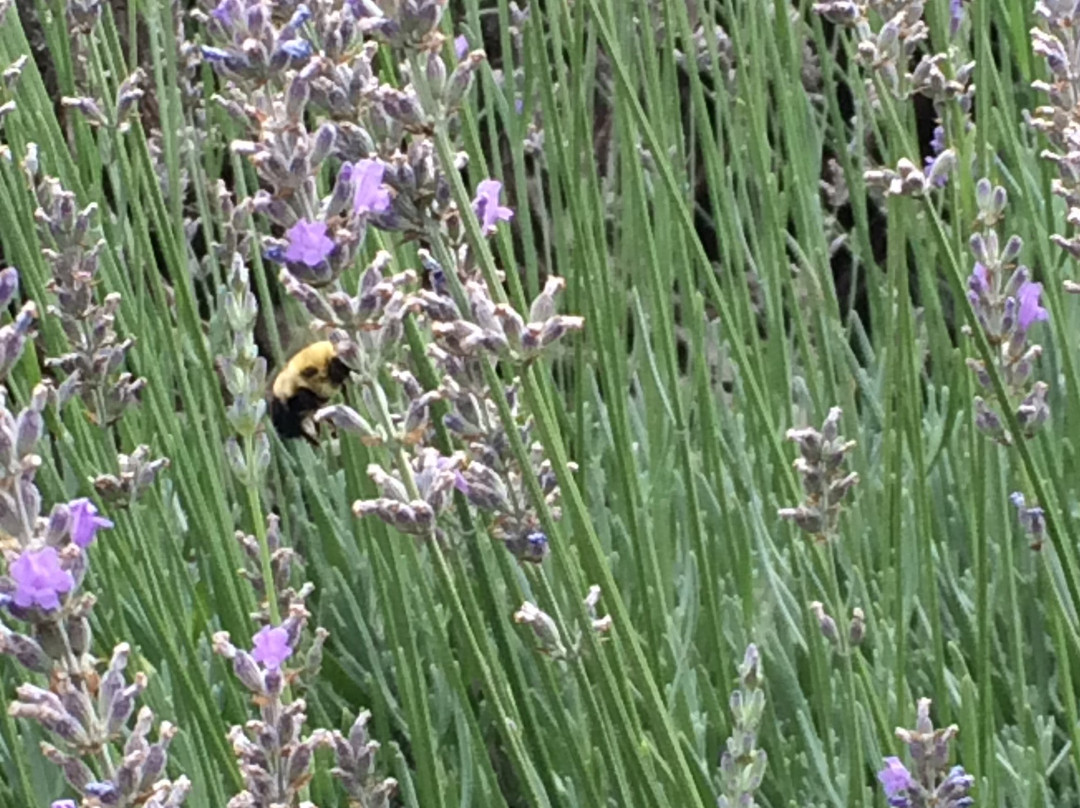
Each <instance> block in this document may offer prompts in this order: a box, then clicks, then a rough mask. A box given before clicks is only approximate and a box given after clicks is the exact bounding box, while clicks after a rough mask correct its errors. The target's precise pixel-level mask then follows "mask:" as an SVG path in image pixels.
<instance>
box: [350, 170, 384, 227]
mask: <svg viewBox="0 0 1080 808" xmlns="http://www.w3.org/2000/svg"><path fill="white" fill-rule="evenodd" d="M385 171H386V166H385V165H383V164H382V163H380V162H379V161H378V160H361V161H360V162H358V163H357V164H356V165H355V166H353V172H352V179H353V182H354V183H355V184H356V196H355V197H354V203H353V209H354V210H355V211H356V212H357V213H361V214H363V213H384V212H385V211H386V210H387V209H388V208H389V207H390V192H389V191H388V190H387V189H386V187H385V186H384V185H383V184H382V179H383V173H384V172H385Z"/></svg>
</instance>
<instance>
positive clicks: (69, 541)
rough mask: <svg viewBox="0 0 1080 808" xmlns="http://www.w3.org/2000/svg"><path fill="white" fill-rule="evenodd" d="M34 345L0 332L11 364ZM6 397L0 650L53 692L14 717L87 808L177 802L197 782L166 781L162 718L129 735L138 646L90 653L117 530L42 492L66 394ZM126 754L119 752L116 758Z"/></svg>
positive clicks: (141, 721) (22, 706) (148, 716)
mask: <svg viewBox="0 0 1080 808" xmlns="http://www.w3.org/2000/svg"><path fill="white" fill-rule="evenodd" d="M65 266H66V265H65ZM0 276H2V277H3V278H5V279H6V280H7V288H8V290H9V291H10V292H11V293H12V294H13V293H14V288H15V287H16V286H17V276H13V275H12V270H7V271H5V272H4V273H0ZM9 299H10V297H9ZM27 306H28V307H29V306H32V304H27ZM88 306H89V304H86V303H84V307H88ZM26 310H27V309H26V308H24V312H25V311H26ZM31 311H32V309H31ZM28 336H29V327H28V326H27V325H26V324H25V323H24V324H23V325H22V326H20V325H19V323H18V321H16V323H15V324H13V325H9V326H5V327H4V328H3V329H0V347H2V349H3V350H2V353H3V355H4V356H6V357H8V358H10V359H11V360H12V361H14V359H15V358H17V356H18V354H19V352H20V351H21V346H22V345H23V344H25V341H26V338H27V337H28ZM0 390H3V393H2V400H0V435H2V436H3V439H2V440H0V445H2V446H3V447H4V449H3V452H2V455H3V456H2V457H0V530H2V531H3V535H4V540H3V542H2V544H0V553H2V555H3V558H4V562H5V566H6V568H7V572H6V574H5V575H3V576H0V608H2V609H3V612H4V614H5V617H4V618H3V619H0V653H3V654H5V655H7V656H10V657H12V658H13V659H14V660H15V661H16V662H18V663H19V664H20V665H21V666H22V667H23V668H25V669H26V670H27V672H29V673H30V674H34V675H36V676H40V677H41V678H42V680H47V682H48V686H47V687H42V686H41V685H38V684H34V683H33V681H27V682H24V683H23V684H21V685H19V686H18V687H17V688H16V695H17V699H16V700H15V701H14V702H12V703H11V705H10V707H9V713H10V714H11V716H12V717H14V718H17V719H23V720H27V721H32V722H34V723H36V724H38V725H39V726H40V727H41V728H42V730H43V731H44V732H45V733H46V735H47V736H48V737H49V738H50V741H49V742H42V744H41V753H42V755H43V756H44V757H45V758H46V759H47V760H48V761H49V762H50V763H53V764H54V765H56V766H57V767H58V768H59V770H60V771H61V772H62V774H63V777H64V779H65V781H66V782H67V784H68V785H69V786H70V787H71V788H72V789H74V790H75V791H76V792H77V793H78V794H79V795H80V797H81V798H82V800H83V803H82V804H83V805H84V806H87V808H88V807H89V806H92V805H103V804H104V805H116V806H133V805H147V806H154V808H165V807H166V806H176V805H180V804H182V803H183V801H184V799H185V797H186V795H187V793H188V790H189V788H190V783H189V782H188V780H187V779H186V778H184V777H180V778H178V779H176V780H174V781H173V780H168V779H165V777H164V775H165V766H166V763H167V760H168V747H169V743H170V741H171V740H172V738H173V736H174V735H175V733H176V729H175V727H173V725H172V724H170V723H169V722H162V723H161V724H160V726H159V728H158V732H157V740H156V741H152V740H151V738H150V736H151V732H152V730H153V727H154V715H153V713H152V712H151V711H150V709H149V708H147V707H143V708H141V709H140V710H139V713H138V715H137V717H136V721H135V724H134V726H132V727H130V728H129V726H128V722H129V720H130V718H131V716H132V715H133V714H134V712H135V707H136V700H137V699H138V697H139V695H140V694H141V693H142V692H143V690H145V688H146V684H147V677H146V675H145V674H143V673H137V674H136V675H135V676H134V677H132V678H131V679H130V681H129V679H128V677H127V676H126V675H125V669H126V667H127V664H128V658H129V656H130V653H131V648H130V646H129V645H128V644H127V643H121V644H119V645H117V646H116V647H115V648H114V649H113V653H112V658H111V660H110V662H109V664H108V667H107V669H106V670H105V672H104V674H102V673H100V672H99V670H98V661H97V659H96V657H95V656H94V653H93V635H92V631H91V624H90V613H91V610H92V609H93V607H94V604H95V602H96V598H95V596H94V595H93V594H92V593H90V592H82V593H80V592H79V590H80V588H81V587H82V586H83V583H84V582H85V579H86V573H87V568H88V564H89V548H90V546H91V545H92V544H93V543H94V541H95V539H96V538H97V534H98V533H99V532H100V531H101V530H104V529H108V528H111V527H112V526H113V523H112V522H111V521H110V520H108V519H106V518H104V517H103V516H101V515H100V514H99V513H98V511H97V508H96V507H95V506H94V505H93V503H92V502H90V500H88V499H86V498H84V497H80V498H78V499H75V500H72V501H70V502H67V503H56V504H54V505H53V507H52V509H51V511H50V512H49V514H48V516H42V511H43V508H42V505H43V502H42V496H41V493H40V491H39V489H38V487H37V485H36V483H35V476H36V474H37V471H38V469H39V468H40V467H41V464H42V458H41V456H40V455H38V454H36V452H35V450H36V449H37V447H38V444H39V442H40V441H41V440H42V438H43V435H44V424H45V419H44V410H45V408H46V406H47V405H48V404H49V403H50V402H56V400H57V398H58V396H57V392H56V390H55V388H54V387H52V386H51V385H50V384H48V383H44V384H41V385H38V387H37V388H35V390H34V392H33V396H32V398H31V400H30V402H29V404H28V406H26V407H24V408H23V409H21V410H20V411H17V412H13V411H12V410H10V409H9V407H8V405H7V400H6V399H7V391H6V390H5V389H4V388H0ZM117 751H120V752H122V754H121V756H120V757H119V758H117V756H116V755H117Z"/></svg>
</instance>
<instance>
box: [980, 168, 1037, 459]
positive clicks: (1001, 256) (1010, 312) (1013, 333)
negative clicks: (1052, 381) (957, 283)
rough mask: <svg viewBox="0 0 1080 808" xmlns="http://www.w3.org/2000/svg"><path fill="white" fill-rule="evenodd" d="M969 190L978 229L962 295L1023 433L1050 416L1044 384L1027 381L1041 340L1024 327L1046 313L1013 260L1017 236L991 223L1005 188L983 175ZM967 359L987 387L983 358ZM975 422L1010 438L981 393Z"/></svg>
mask: <svg viewBox="0 0 1080 808" xmlns="http://www.w3.org/2000/svg"><path fill="white" fill-rule="evenodd" d="M975 196H976V205H977V207H978V210H979V216H978V224H979V228H980V231H979V232H976V233H975V234H974V235H973V236H972V237H971V251H972V254H973V255H974V257H975V266H974V268H973V269H972V272H971V275H970V276H969V277H968V300H969V301H970V302H971V306H972V309H973V310H974V312H975V317H976V319H977V321H978V327H979V328H980V329H981V330H982V332H983V334H984V335H985V336H986V340H987V342H988V343H989V344H990V349H991V352H992V358H993V363H994V367H995V369H996V371H997V372H998V373H999V374H1000V375H1001V379H1002V382H1003V383H1004V385H1005V389H1006V392H1007V393H1008V395H1009V396H1010V400H1011V401H1012V402H1013V403H1012V404H1011V405H1010V406H1013V407H1015V413H1016V418H1017V421H1018V422H1019V424H1020V429H1021V433H1022V435H1023V437H1025V438H1029V437H1031V436H1032V435H1034V434H1035V432H1036V430H1038V428H1039V427H1040V426H1041V425H1042V424H1043V423H1045V422H1046V420H1047V419H1048V418H1049V417H1050V408H1049V405H1048V404H1047V402H1046V395H1047V392H1048V391H1049V386H1048V385H1047V384H1046V383H1045V382H1042V381H1032V374H1033V372H1034V369H1035V363H1036V362H1037V360H1038V358H1039V356H1041V354H1042V346H1041V345H1038V344H1034V343H1031V342H1030V341H1029V338H1028V332H1029V330H1030V329H1031V328H1032V327H1033V326H1034V325H1035V324H1036V323H1038V322H1040V321H1042V320H1046V319H1047V318H1048V316H1049V314H1048V313H1047V311H1046V309H1044V308H1043V307H1042V306H1041V305H1040V302H1039V298H1040V296H1041V294H1042V284H1041V283H1035V282H1034V281H1032V280H1031V272H1030V270H1028V268H1027V267H1025V266H1023V265H1019V266H1018V265H1017V264H1016V259H1017V258H1019V256H1020V251H1021V250H1022V249H1023V241H1022V240H1021V239H1020V237H1019V236H1011V237H1010V238H1009V239H1008V240H1007V241H1006V242H1005V244H1004V245H1002V244H1001V241H1000V238H999V236H998V231H997V223H998V222H999V221H1000V220H1001V218H1002V216H1003V213H1004V211H1005V208H1006V206H1007V204H1008V195H1007V194H1006V192H1005V189H1004V188H1002V187H1000V186H999V187H992V186H991V184H990V182H989V181H988V180H986V179H985V178H984V179H981V180H979V182H978V183H977V184H976V187H975ZM968 333H970V331H968ZM967 363H968V366H969V367H970V368H971V369H972V370H973V371H974V373H975V378H976V379H977V380H978V382H979V383H980V385H982V387H983V388H984V389H987V390H991V389H992V384H991V379H990V375H989V373H988V370H987V367H986V365H985V364H984V363H983V361H982V360H981V359H975V358H969V359H968V360H967ZM975 425H976V426H977V427H978V428H979V429H980V430H981V431H983V432H985V433H987V434H988V435H990V437H992V438H993V439H994V440H996V441H998V442H999V443H1002V444H1005V445H1008V444H1009V443H1011V442H1012V440H1013V439H1014V436H1012V435H1010V434H1009V431H1008V429H1007V428H1006V426H1005V424H1004V420H1003V419H1002V418H1001V417H1000V415H999V413H998V412H997V411H995V408H994V407H993V406H992V405H990V404H989V403H988V402H987V401H986V400H985V399H983V398H982V397H981V396H977V397H976V398H975Z"/></svg>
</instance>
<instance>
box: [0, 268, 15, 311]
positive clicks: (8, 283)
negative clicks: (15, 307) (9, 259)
mask: <svg viewBox="0 0 1080 808" xmlns="http://www.w3.org/2000/svg"><path fill="white" fill-rule="evenodd" d="M18 293H19V272H18V270H17V269H15V268H14V267H8V268H7V269H5V270H3V271H0V309H6V308H7V307H8V306H9V305H10V304H11V301H12V300H14V299H15V295H17V294H18Z"/></svg>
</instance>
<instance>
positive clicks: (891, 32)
mask: <svg viewBox="0 0 1080 808" xmlns="http://www.w3.org/2000/svg"><path fill="white" fill-rule="evenodd" d="M949 8H950V23H949V25H950V28H949V35H950V36H949V38H950V39H954V38H955V37H956V35H957V33H958V31H959V30H960V27H961V25H962V23H963V19H964V10H963V5H962V4H961V2H960V0H952V2H951V3H950V7H949ZM813 10H814V11H815V12H816V13H818V14H820V15H822V16H823V17H824V18H825V19H827V20H829V21H830V22H833V23H835V24H837V25H840V26H843V27H845V28H847V29H848V30H850V31H851V32H852V34H853V36H854V37H855V40H856V53H857V55H858V59H859V63H860V64H861V65H862V66H863V67H864V68H866V69H868V70H869V71H871V74H872V75H874V76H876V77H877V78H878V79H879V81H880V83H881V85H882V86H883V87H884V88H885V89H886V90H887V91H888V93H889V94H890V95H892V97H893V98H896V99H907V98H909V97H910V96H912V95H913V94H920V95H923V96H925V97H927V98H929V99H930V100H931V101H932V102H933V104H934V109H935V111H936V113H937V125H936V127H935V129H934V136H933V139H932V140H931V151H932V154H931V155H930V156H928V157H927V158H926V160H925V163H924V164H923V165H922V166H920V165H918V164H917V163H916V162H915V161H912V160H910V159H908V158H906V157H903V158H901V159H900V160H898V161H897V163H896V166H895V168H892V167H883V168H879V169H871V170H868V171H866V172H865V179H866V182H867V185H868V186H870V187H871V188H877V189H880V190H881V191H883V192H884V193H885V194H886V195H899V196H923V195H925V194H927V193H929V192H930V191H932V190H933V189H934V188H940V187H942V186H943V185H945V184H946V183H947V182H948V178H949V173H950V172H951V171H952V169H953V168H954V166H955V165H956V152H955V150H954V149H952V148H948V147H947V137H946V130H947V128H948V129H949V132H948V133H949V134H950V135H951V136H952V138H953V139H955V138H956V137H959V136H960V135H962V134H964V133H965V132H966V131H967V130H968V129H969V128H970V126H971V122H970V112H971V108H972V99H973V96H974V89H973V87H972V85H971V77H972V74H973V73H974V69H975V63H974V62H973V61H967V62H965V61H962V59H961V54H960V52H959V48H958V47H957V46H956V45H955V44H953V45H951V46H950V47H949V49H948V51H947V52H942V53H928V52H927V49H926V42H927V41H928V39H929V35H930V31H929V28H928V27H927V24H926V22H925V21H924V20H923V13H924V10H925V2H924V0H825V2H819V3H815V4H814V5H813ZM874 19H878V20H880V21H881V24H880V26H879V27H877V28H876V29H875V28H874V26H873V25H872V24H871V20H874ZM920 54H921V56H920ZM916 56H920V58H919V61H918V62H917V63H916V64H915V66H914V68H912V69H911V70H908V65H909V64H910V62H911V61H912V60H913V59H914V57H916ZM867 94H868V96H869V97H870V98H871V99H873V101H872V102H873V103H875V104H878V105H880V103H881V102H880V100H879V99H877V92H876V90H875V85H874V83H873V82H872V81H870V80H868V81H867ZM954 103H955V104H956V108H957V109H958V110H959V115H958V116H957V120H955V121H952V122H951V126H949V127H947V126H946V119H947V117H948V111H949V109H950V108H951V107H952V106H953V104H954Z"/></svg>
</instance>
